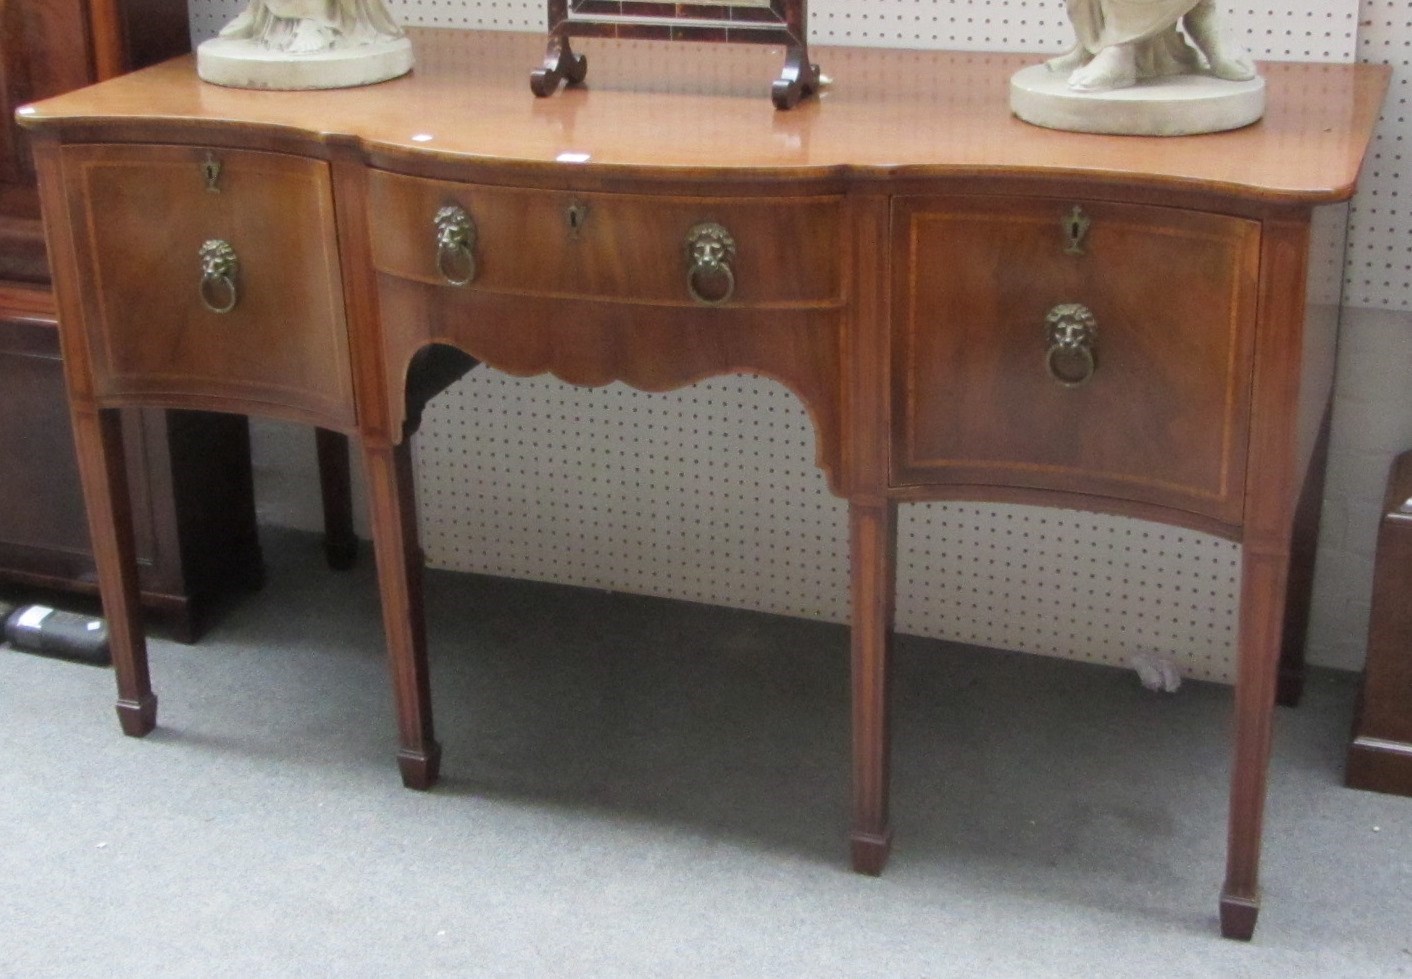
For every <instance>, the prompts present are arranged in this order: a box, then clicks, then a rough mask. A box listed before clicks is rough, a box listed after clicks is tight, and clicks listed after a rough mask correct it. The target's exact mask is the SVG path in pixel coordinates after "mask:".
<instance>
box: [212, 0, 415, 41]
mask: <svg viewBox="0 0 1412 979" xmlns="http://www.w3.org/2000/svg"><path fill="white" fill-rule="evenodd" d="M220 36H221V37H222V38H225V39H229V40H248V41H254V42H256V43H259V44H261V45H263V46H264V47H267V48H269V49H271V50H274V51H285V52H288V53H290V54H311V53H314V52H316V51H330V50H337V49H340V48H350V47H356V46H358V45H362V44H372V43H376V42H379V41H386V40H391V39H395V38H400V37H402V36H403V35H402V28H400V27H398V26H397V24H396V23H395V22H394V21H393V19H392V17H391V15H389V14H388V12H387V9H386V8H385V7H384V6H383V3H382V0H250V6H248V7H246V8H245V11H244V12H243V13H241V14H240V16H238V17H236V18H235V20H233V21H231V22H230V23H229V24H227V25H226V26H225V28H224V29H222V30H221V33H220Z"/></svg>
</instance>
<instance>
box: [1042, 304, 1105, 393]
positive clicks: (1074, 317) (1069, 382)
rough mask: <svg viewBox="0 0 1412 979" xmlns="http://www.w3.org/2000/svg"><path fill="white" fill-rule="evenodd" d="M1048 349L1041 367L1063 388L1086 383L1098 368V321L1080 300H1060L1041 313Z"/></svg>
mask: <svg viewBox="0 0 1412 979" xmlns="http://www.w3.org/2000/svg"><path fill="white" fill-rule="evenodd" d="M1044 333H1045V337H1046V339H1047V340H1048V341H1049V350H1048V351H1047V352H1046V353H1045V355H1044V368H1045V370H1047V371H1048V372H1049V376H1050V377H1052V378H1054V380H1056V381H1058V382H1059V383H1060V384H1062V385H1064V386H1065V387H1066V388H1076V387H1079V386H1080V385H1082V384H1086V383H1088V381H1089V379H1090V378H1092V377H1093V372H1094V371H1095V370H1097V369H1098V357H1097V352H1096V350H1095V348H1096V347H1097V344H1098V321H1097V320H1095V319H1094V316H1093V311H1092V310H1091V309H1089V308H1088V307H1087V306H1085V305H1083V304H1082V303H1060V304H1059V305H1058V306H1055V307H1054V308H1053V309H1051V310H1050V311H1049V313H1048V314H1047V315H1046V316H1045V317H1044Z"/></svg>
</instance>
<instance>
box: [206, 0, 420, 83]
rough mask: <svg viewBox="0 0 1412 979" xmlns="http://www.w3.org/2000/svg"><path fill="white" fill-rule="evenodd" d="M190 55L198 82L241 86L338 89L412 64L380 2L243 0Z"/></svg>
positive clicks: (388, 75)
mask: <svg viewBox="0 0 1412 979" xmlns="http://www.w3.org/2000/svg"><path fill="white" fill-rule="evenodd" d="M196 55H197V73H198V74H199V75H200V76H201V77H202V78H204V79H205V80H206V81H210V82H215V83H217V84H220V85H232V86H236V87H240V88H284V89H303V88H343V87H346V86H351V85H367V84H371V83H373V82H380V81H385V80H386V79H388V78H395V77H396V76H398V75H402V74H406V73H407V72H408V71H409V70H411V67H412V51H411V44H410V42H408V40H407V38H406V36H405V35H404V34H403V32H402V28H400V27H398V26H397V23H396V22H395V21H394V20H393V19H392V16H391V15H390V14H389V13H388V12H387V8H386V7H385V6H383V0H250V4H249V6H248V7H246V8H245V10H244V11H243V12H242V13H241V14H240V15H239V16H237V17H236V18H235V20H233V21H231V22H230V23H229V24H227V25H226V26H225V28H224V29H223V30H222V31H221V32H220V35H219V36H218V37H216V38H213V39H212V40H210V41H206V42H204V43H203V44H201V46H200V47H198V48H197V52H196Z"/></svg>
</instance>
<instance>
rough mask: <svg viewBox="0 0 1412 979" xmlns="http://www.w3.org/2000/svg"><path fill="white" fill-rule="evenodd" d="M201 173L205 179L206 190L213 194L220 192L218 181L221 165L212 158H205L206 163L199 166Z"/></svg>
mask: <svg viewBox="0 0 1412 979" xmlns="http://www.w3.org/2000/svg"><path fill="white" fill-rule="evenodd" d="M201 173H202V175H203V176H204V177H205V178H206V189H207V190H208V191H210V192H211V193H213V194H219V193H220V192H221V188H220V185H219V183H218V181H219V180H220V179H221V165H220V163H219V162H218V161H217V160H216V158H215V157H213V156H209V155H208V156H207V157H206V162H205V163H203V164H201Z"/></svg>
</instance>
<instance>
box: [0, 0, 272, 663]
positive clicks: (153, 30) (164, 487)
mask: <svg viewBox="0 0 1412 979" xmlns="http://www.w3.org/2000/svg"><path fill="white" fill-rule="evenodd" d="M187 47H188V41H187V21H186V3H185V0H3V2H0V109H3V112H4V119H5V125H4V127H3V129H0V459H3V467H0V580H4V581H6V582H8V583H10V584H11V585H14V586H17V587H21V588H29V587H40V588H46V589H48V588H58V589H63V590H68V591H84V592H90V593H91V592H95V591H96V590H97V580H96V573H95V569H94V562H93V556H92V549H91V547H90V545H89V541H88V533H87V529H86V521H85V519H84V511H83V494H82V490H81V488H80V485H79V477H78V463H77V460H76V458H75V455H74V445H73V436H72V433H71V430H70V425H69V409H68V401H67V399H66V397H65V395H64V377H63V368H62V365H61V363H60V359H59V335H58V331H57V329H56V327H55V309H54V298H53V295H52V294H51V293H50V291H49V268H48V263H47V262H46V261H45V256H44V236H43V230H42V228H41V226H40V220H39V195H38V192H37V191H36V189H35V185H34V172H33V167H32V164H31V161H30V152H29V141H28V139H27V138H26V136H25V134H24V132H23V131H22V130H21V129H20V128H19V127H18V126H17V125H16V124H15V121H14V111H15V109H16V108H17V107H19V106H20V105H22V104H24V103H25V102H29V101H32V100H33V99H36V98H41V97H45V96H49V95H56V94H58V93H60V92H64V91H69V90H71V89H75V88H80V87H82V86H84V85H88V84H91V83H92V82H94V81H97V80H99V79H101V78H106V77H110V76H112V75H115V74H118V73H120V72H122V71H126V70H128V69H130V68H134V67H140V66H142V65H147V64H151V63H153V62H155V61H159V60H161V59H163V58H168V57H171V56H172V55H174V54H178V53H180V52H182V51H185V50H186V49H187ZM123 424H124V432H125V435H126V442H127V447H128V451H127V460H128V473H129V478H130V483H131V486H132V490H133V496H134V503H135V518H136V524H135V536H136V547H137V555H138V562H139V568H140V581H141V591H142V599H143V603H144V604H145V605H146V606H147V607H149V608H151V609H153V610H155V611H158V612H160V613H161V614H162V616H163V618H164V619H165V620H166V621H167V623H168V624H169V625H170V627H171V628H172V631H173V632H174V634H175V635H176V636H177V637H178V638H181V639H186V640H190V639H192V638H194V636H195V634H196V631H197V612H198V605H199V600H200V599H201V598H203V597H206V596H209V595H210V594H212V593H213V592H215V591H217V590H219V589H221V588H223V587H228V586H231V585H240V586H248V585H250V584H253V583H255V582H257V581H258V580H259V579H260V576H261V573H262V572H261V564H260V551H259V546H258V541H257V539H256V535H255V510H254V506H253V504H252V502H251V490H250V447H249V434H248V431H247V427H246V423H245V420H244V419H243V418H241V417H237V416H229V415H212V414H200V413H182V414H179V415H178V414H176V413H170V414H169V413H168V412H165V411H157V410H150V409H137V408H133V409H129V410H126V411H125V412H124V422H123Z"/></svg>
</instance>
